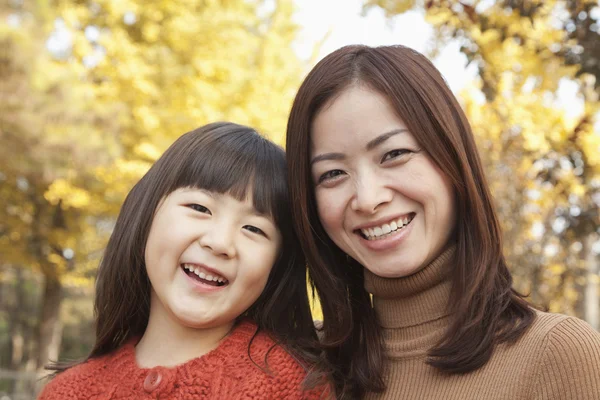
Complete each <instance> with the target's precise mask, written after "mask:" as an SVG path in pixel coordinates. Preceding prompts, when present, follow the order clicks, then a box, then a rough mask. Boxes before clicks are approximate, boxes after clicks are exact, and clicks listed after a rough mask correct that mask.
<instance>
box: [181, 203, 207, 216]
mask: <svg viewBox="0 0 600 400" xmlns="http://www.w3.org/2000/svg"><path fill="white" fill-rule="evenodd" d="M186 207H189V208H191V209H192V210H194V211H198V212H201V213H205V214H210V210H209V209H208V208H206V207H204V206H203V205H200V204H196V203H192V204H187V206H186Z"/></svg>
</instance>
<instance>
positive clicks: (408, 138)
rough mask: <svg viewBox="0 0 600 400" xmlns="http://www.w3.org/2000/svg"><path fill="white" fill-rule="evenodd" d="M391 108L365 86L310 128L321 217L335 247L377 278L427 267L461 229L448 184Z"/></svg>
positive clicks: (338, 102)
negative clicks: (454, 233)
mask: <svg viewBox="0 0 600 400" xmlns="http://www.w3.org/2000/svg"><path fill="white" fill-rule="evenodd" d="M416 135H419V132H409V131H408V130H407V128H406V125H405V124H404V122H403V121H402V120H401V119H400V118H399V117H398V116H397V114H396V113H395V111H394V109H393V108H392V106H391V104H390V103H389V101H388V100H387V99H386V98H385V97H384V96H382V95H381V94H379V93H377V92H375V91H373V90H371V89H368V88H366V87H362V86H352V87H350V88H348V89H346V90H344V91H343V92H342V93H341V94H340V95H339V96H338V97H335V98H334V99H333V101H332V102H330V103H328V104H326V105H325V106H324V107H323V108H322V109H321V111H320V112H319V113H318V114H317V115H316V117H315V119H314V121H313V124H312V127H311V172H312V178H313V182H314V185H315V186H314V190H315V196H316V201H317V208H318V213H319V218H320V220H321V223H322V225H323V227H324V228H325V231H326V232H327V234H328V235H329V237H330V238H331V239H332V240H333V242H334V243H335V244H336V245H337V246H339V247H340V249H342V250H343V251H344V252H345V253H346V254H348V255H349V256H351V257H352V258H354V259H355V260H356V261H358V262H359V263H361V264H362V265H363V266H364V267H365V268H367V269H369V270H370V271H371V272H373V273H375V274H376V275H379V276H383V277H403V276H408V275H411V274H413V273H415V272H417V271H419V270H420V269H421V268H423V267H425V266H426V265H427V264H428V263H429V262H431V261H432V260H433V259H434V258H435V257H436V256H438V255H439V254H440V253H441V252H442V250H443V248H444V246H445V245H446V243H447V242H448V240H449V238H450V235H451V232H452V230H453V228H454V224H455V207H454V195H453V190H452V187H451V184H450V182H449V179H448V178H447V177H446V176H445V175H444V173H443V172H442V171H441V170H440V169H439V168H438V167H437V165H436V164H435V163H434V162H433V161H432V160H431V158H430V157H429V155H428V154H427V149H424V148H421V147H420V145H419V143H418V142H417V141H416V140H415V136H416Z"/></svg>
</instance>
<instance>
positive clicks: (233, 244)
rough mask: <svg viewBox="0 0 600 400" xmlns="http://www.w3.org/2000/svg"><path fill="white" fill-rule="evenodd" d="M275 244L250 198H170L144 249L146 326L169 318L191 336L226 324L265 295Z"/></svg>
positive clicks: (189, 192)
mask: <svg viewBox="0 0 600 400" xmlns="http://www.w3.org/2000/svg"><path fill="white" fill-rule="evenodd" d="M248 192H249V193H251V192H252V191H251V190H249V191H248ZM280 241H281V238H280V234H279V231H278V229H277V228H276V226H275V224H274V222H273V221H272V220H271V218H270V217H269V216H266V215H262V214H260V213H258V212H257V211H256V210H255V208H254V207H253V205H252V201H251V200H249V199H245V200H238V199H236V198H234V197H232V196H230V195H228V194H219V193H214V192H209V191H205V190H201V189H193V188H187V189H179V190H176V191H174V192H173V193H171V194H170V195H168V196H167V197H166V198H165V199H164V200H163V202H162V203H161V204H160V206H159V208H158V210H157V212H156V215H155V216H154V220H153V222H152V226H151V228H150V234H149V237H148V241H147V246H146V269H147V271H148V276H149V278H150V282H151V283H152V288H153V293H152V299H151V301H152V308H151V317H150V319H151V320H153V319H156V318H160V319H162V317H161V315H164V316H165V317H166V316H169V318H170V319H172V320H175V321H176V322H177V323H179V324H180V325H182V326H186V327H191V328H196V329H197V328H212V327H215V326H227V325H230V324H231V323H232V322H233V321H235V320H236V318H237V317H238V316H239V315H241V314H242V313H243V312H244V311H245V310H246V309H248V308H249V307H250V306H251V305H252V304H253V303H254V302H255V301H256V299H258V297H259V296H260V294H261V293H262V291H263V289H264V287H265V285H266V283H267V279H268V277H269V273H270V271H271V268H272V266H273V264H274V263H275V260H276V257H277V254H278V253H279V247H280Z"/></svg>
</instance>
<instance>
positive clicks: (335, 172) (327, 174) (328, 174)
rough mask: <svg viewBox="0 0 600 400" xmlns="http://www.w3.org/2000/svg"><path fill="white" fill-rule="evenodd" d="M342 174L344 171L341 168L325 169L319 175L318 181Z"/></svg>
mask: <svg viewBox="0 0 600 400" xmlns="http://www.w3.org/2000/svg"><path fill="white" fill-rule="evenodd" d="M342 174H344V171H342V170H341V169H334V170H331V171H327V172H325V173H324V174H323V175H321V176H320V177H319V183H321V182H323V181H327V180H330V179H334V178H337V177H338V176H341V175H342Z"/></svg>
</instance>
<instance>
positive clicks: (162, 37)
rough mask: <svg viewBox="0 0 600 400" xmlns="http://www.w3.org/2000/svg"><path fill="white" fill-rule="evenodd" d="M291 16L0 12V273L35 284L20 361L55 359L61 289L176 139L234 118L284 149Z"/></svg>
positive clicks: (197, 5) (292, 75)
mask: <svg viewBox="0 0 600 400" xmlns="http://www.w3.org/2000/svg"><path fill="white" fill-rule="evenodd" d="M293 11H294V9H293V4H292V2H291V1H288V0H277V1H267V0H264V1H263V0H207V1H199V2H189V1H184V0H173V1H157V2H148V1H141V0H94V1H92V0H89V1H87V0H39V1H21V2H2V3H0V44H2V52H0V80H1V81H2V85H1V86H0V110H1V112H0V141H1V142H2V146H0V196H1V198H2V204H1V205H0V217H1V218H0V232H1V235H0V265H2V266H3V269H2V270H4V271H6V270H7V268H8V267H10V268H12V269H14V268H24V269H29V270H33V271H35V272H36V273H40V274H41V276H43V279H42V280H41V282H42V285H43V288H42V290H41V292H42V296H41V298H40V316H39V323H38V324H37V327H36V335H35V340H34V341H33V342H34V343H33V344H32V347H31V348H30V353H31V354H30V360H29V361H30V364H31V363H33V365H35V367H36V368H39V367H41V366H43V364H45V363H46V362H47V361H48V359H56V358H57V357H58V350H59V348H60V340H61V339H60V338H61V321H60V318H59V316H60V304H61V301H62V299H63V297H64V293H65V288H66V287H76V286H78V285H80V286H88V287H89V286H90V285H91V284H92V280H93V276H94V275H95V268H96V267H97V265H98V261H99V259H100V257H101V256H102V251H103V247H104V245H105V244H106V240H107V237H108V235H109V234H110V232H111V229H112V226H113V224H114V220H115V218H116V215H117V213H118V211H119V208H120V205H121V203H122V201H123V199H124V197H125V195H126V193H127V192H128V191H129V190H130V189H131V187H132V185H133V184H134V183H135V182H136V181H137V180H138V179H139V178H140V177H141V176H142V174H143V173H145V171H147V169H148V168H149V166H150V165H151V164H152V163H153V162H154V161H155V160H156V159H157V158H158V157H159V156H160V154H161V153H162V152H163V151H164V150H165V149H166V147H167V146H168V145H170V144H171V143H172V142H173V141H174V140H175V139H176V138H177V137H178V136H180V135H182V134H183V133H185V132H187V131H190V130H192V129H194V128H196V127H198V126H200V125H203V124H206V123H209V122H213V121H218V120H231V121H235V122H237V123H242V124H247V125H251V126H253V127H256V128H257V129H258V130H259V131H261V132H262V133H264V134H265V135H267V136H269V137H270V138H272V139H274V140H275V141H277V142H279V143H282V142H283V136H284V133H285V124H286V121H287V113H288V111H289V108H290V106H291V101H292V99H293V96H294V94H295V91H296V89H297V87H298V85H299V82H300V79H301V74H302V73H303V71H304V63H303V62H302V61H301V60H299V59H298V57H297V56H296V54H295V53H294V52H293V50H292V46H291V44H292V41H293V40H294V39H295V37H296V34H297V27H296V25H295V24H294V23H293V21H292V15H293ZM0 274H2V272H0ZM0 278H1V275H0ZM32 360H33V361H32Z"/></svg>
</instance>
